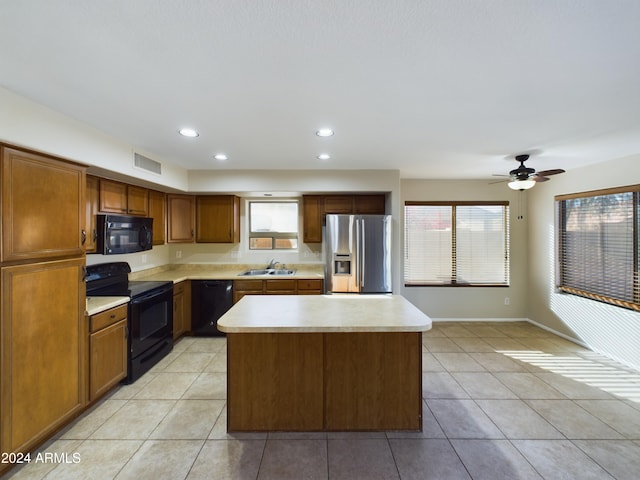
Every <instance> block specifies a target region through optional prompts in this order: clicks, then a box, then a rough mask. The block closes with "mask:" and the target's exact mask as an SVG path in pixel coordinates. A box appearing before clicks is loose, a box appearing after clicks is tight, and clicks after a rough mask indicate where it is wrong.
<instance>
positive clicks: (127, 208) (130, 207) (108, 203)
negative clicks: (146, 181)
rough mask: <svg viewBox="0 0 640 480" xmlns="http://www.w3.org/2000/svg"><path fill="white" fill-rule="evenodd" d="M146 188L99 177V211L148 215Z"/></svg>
mask: <svg viewBox="0 0 640 480" xmlns="http://www.w3.org/2000/svg"><path fill="white" fill-rule="evenodd" d="M148 192H149V191H148V190H147V189H146V188H143V187H137V186H135V185H127V184H126V183H122V182H117V181H115V180H109V179H106V178H101V179H100V211H101V212H102V213H116V214H119V215H139V216H142V217H146V216H148V215H149V197H148Z"/></svg>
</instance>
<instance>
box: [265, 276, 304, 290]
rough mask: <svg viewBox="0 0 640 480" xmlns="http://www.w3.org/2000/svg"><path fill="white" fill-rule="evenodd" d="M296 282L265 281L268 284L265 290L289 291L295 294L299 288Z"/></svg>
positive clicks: (289, 280) (291, 280) (290, 280)
mask: <svg viewBox="0 0 640 480" xmlns="http://www.w3.org/2000/svg"><path fill="white" fill-rule="evenodd" d="M296 282H297V281H296V280H293V279H287V280H265V284H266V288H265V290H266V291H267V292H274V291H282V290H289V291H293V292H294V293H295V291H296V286H297V285H296Z"/></svg>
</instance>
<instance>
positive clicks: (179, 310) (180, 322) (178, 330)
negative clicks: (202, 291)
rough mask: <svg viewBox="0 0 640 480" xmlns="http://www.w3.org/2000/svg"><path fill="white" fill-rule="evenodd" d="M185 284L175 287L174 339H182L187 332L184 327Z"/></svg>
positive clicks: (181, 283)
mask: <svg viewBox="0 0 640 480" xmlns="http://www.w3.org/2000/svg"><path fill="white" fill-rule="evenodd" d="M183 283H184V282H180V283H178V284H176V285H174V286H173V339H174V340H176V339H177V338H179V337H181V336H182V335H183V334H184V332H185V325H184V313H185V312H184V309H185V301H184V300H185V299H184V285H183Z"/></svg>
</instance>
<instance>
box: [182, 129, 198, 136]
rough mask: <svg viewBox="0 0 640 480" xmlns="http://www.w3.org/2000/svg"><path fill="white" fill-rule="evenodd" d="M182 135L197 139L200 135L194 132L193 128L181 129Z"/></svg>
mask: <svg viewBox="0 0 640 480" xmlns="http://www.w3.org/2000/svg"><path fill="white" fill-rule="evenodd" d="M180 135H182V136H183V137H192V138H193V137H197V136H199V135H200V134H199V133H198V132H197V131H196V130H194V129H193V128H181V129H180Z"/></svg>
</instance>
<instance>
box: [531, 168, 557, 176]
mask: <svg viewBox="0 0 640 480" xmlns="http://www.w3.org/2000/svg"><path fill="white" fill-rule="evenodd" d="M559 173H564V170H562V169H561V168H556V169H554V170H542V171H541V172H538V173H537V175H539V176H541V177H548V176H549V175H558V174H559Z"/></svg>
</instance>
